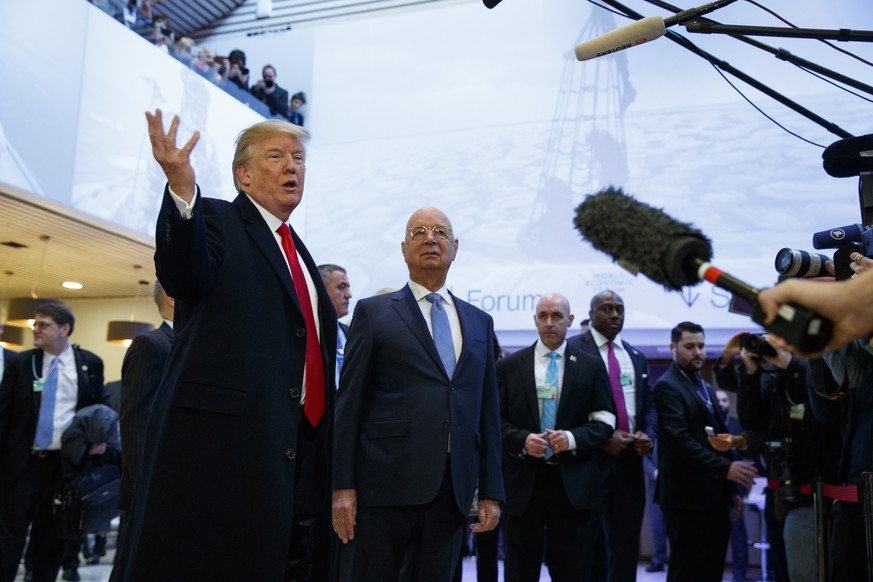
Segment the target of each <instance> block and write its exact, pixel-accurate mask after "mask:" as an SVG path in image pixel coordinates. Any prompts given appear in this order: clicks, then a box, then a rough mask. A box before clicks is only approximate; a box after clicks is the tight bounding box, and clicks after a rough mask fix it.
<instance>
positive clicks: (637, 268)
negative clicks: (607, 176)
mask: <svg viewBox="0 0 873 582" xmlns="http://www.w3.org/2000/svg"><path fill="white" fill-rule="evenodd" d="M574 223H575V225H576V229H577V230H578V231H579V232H580V233H581V234H582V237H583V238H585V239H586V240H587V241H588V242H590V243H591V244H592V245H593V246H594V248H596V249H598V250H600V251H603V252H605V253H606V254H608V255H610V256H611V257H612V258H613V259H614V260H615V261H616V262H617V263H618V264H619V265H621V266H622V267H624V268H625V269H627V270H629V271H630V272H631V273H633V274H635V275H636V274H637V273H642V274H643V275H645V276H646V277H648V278H649V279H651V280H652V281H654V282H655V283H658V284H659V285H662V286H664V287H665V288H667V289H668V290H673V291H678V290H679V289H680V288H682V287H685V286H687V285H696V284H697V283H699V282H700V281H702V280H704V279H705V280H707V281H709V282H710V283H712V284H713V285H715V286H716V287H721V288H722V289H725V290H727V291H730V292H731V293H733V294H734V295H736V296H738V297H740V298H741V299H743V300H745V301H747V302H749V303H750V304H752V305H754V306H755V309H754V312H753V314H752V319H753V320H754V321H755V322H757V323H759V324H760V325H762V326H763V327H764V328H765V329H767V330H768V331H770V332H772V333H774V334H776V335H778V336H780V337H781V338H783V339H784V340H785V341H787V342H788V343H790V344H791V345H793V346H796V347H797V348H799V349H800V350H802V351H804V352H816V351H820V350H822V349H823V348H824V347H825V345H827V343H828V341H829V340H830V338H831V335H832V333H833V323H832V322H831V321H830V320H829V319H827V318H825V317H822V316H821V315H819V314H817V313H815V312H813V311H810V310H808V309H806V308H803V307H799V306H796V305H783V306H782V307H781V308H780V309H779V312H778V314H777V317H776V319H775V320H774V321H773V323H771V324H765V323H764V312H763V311H762V310H761V307H760V305H758V293H759V291H760V290H759V289H757V288H755V287H752V286H751V285H748V284H747V283H744V282H742V281H740V280H739V279H736V278H735V277H733V276H731V275H729V274H727V273H725V272H724V271H722V270H721V269H718V268H716V267H714V266H712V265H711V264H710V263H709V261H710V259H711V258H712V243H711V242H710V240H709V239H708V238H707V237H706V235H704V234H703V233H702V232H701V231H700V230H698V229H696V228H694V227H693V226H691V225H690V224H687V223H683V222H679V221H678V220H675V219H673V218H672V217H670V216H669V215H667V214H666V213H665V212H664V211H663V210H661V209H658V208H655V207H653V206H650V205H648V204H645V203H643V202H640V201H638V200H636V199H634V198H633V197H631V196H628V195H626V194H625V193H624V192H622V191H621V189H617V190H616V189H614V188H612V187H609V188H606V189H604V190H601V191H600V192H598V193H597V194H593V195H590V196H588V197H587V198H586V199H585V200H584V201H582V203H581V204H580V205H579V206H578V207H577V208H576V218H575V219H574Z"/></svg>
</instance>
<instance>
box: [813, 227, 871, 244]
mask: <svg viewBox="0 0 873 582" xmlns="http://www.w3.org/2000/svg"><path fill="white" fill-rule="evenodd" d="M865 230H867V229H866V228H864V225H862V224H847V225H846V226H839V227H837V228H832V229H830V230H822V231H820V232H816V233H814V234H813V235H812V246H813V247H814V248H816V249H819V250H820V249H835V248H837V247H841V246H843V245H847V244H849V243H855V242H861V241H862V240H864V231H865Z"/></svg>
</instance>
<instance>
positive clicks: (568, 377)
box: [555, 344, 579, 426]
mask: <svg viewBox="0 0 873 582" xmlns="http://www.w3.org/2000/svg"><path fill="white" fill-rule="evenodd" d="M577 351H578V350H575V349H571V348H570V345H569V344H567V349H565V350H564V377H563V380H562V382H561V396H560V397H559V398H558V414H557V415H556V417H555V426H558V425H559V422H558V419H560V418H561V412H562V411H563V410H564V404H565V403H566V402H567V401H568V400H569V399H570V398H572V395H570V396H568V395H567V394H568V393H569V392H570V391H572V390H573V377H574V376H575V375H576V374H577V373H578V371H579V362H578V358H577V357H576V353H577Z"/></svg>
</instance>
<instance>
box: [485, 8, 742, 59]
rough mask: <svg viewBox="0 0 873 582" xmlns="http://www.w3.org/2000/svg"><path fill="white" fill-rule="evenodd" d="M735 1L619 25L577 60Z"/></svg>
mask: <svg viewBox="0 0 873 582" xmlns="http://www.w3.org/2000/svg"><path fill="white" fill-rule="evenodd" d="M484 1H485V5H486V6H488V2H489V1H490V2H493V1H494V0H484ZM499 1H500V0H497V2H499ZM733 2H736V0H718V1H717V2H711V3H710V4H704V5H703V6H698V7H697V8H690V9H688V10H683V11H682V12H679V13H677V14H676V15H675V16H671V17H669V18H661V17H660V16H647V17H646V18H643V19H640V20H637V21H636V22H632V23H631V24H628V25H627V26H622V27H621V28H616V29H615V30H612V31H610V32H607V33H606V34H602V35H600V36H598V37H597V38H594V39H592V40H588V41H585V42H583V43H580V44H578V45H576V59H577V60H579V61H587V60H589V59H593V58H595V57H600V56H603V55H608V54H611V53H615V52H618V51H622V50H624V49H628V48H631V47H633V46H637V45H639V44H643V43H646V42H649V41H652V40H655V39H656V38H661V37H662V36H664V35H665V34H667V27H668V26H673V25H674V24H681V23H683V22H686V21H688V20H691V19H693V18H697V17H698V16H700V15H701V14H708V13H710V12H712V11H714V10H718V9H719V8H722V7H724V6H727V5H728V4H732V3H733ZM495 4H496V2H495Z"/></svg>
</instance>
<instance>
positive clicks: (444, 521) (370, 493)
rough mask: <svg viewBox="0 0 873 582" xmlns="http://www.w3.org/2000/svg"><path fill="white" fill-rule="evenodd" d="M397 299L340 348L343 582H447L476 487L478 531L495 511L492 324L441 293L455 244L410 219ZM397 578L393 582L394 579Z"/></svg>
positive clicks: (499, 491) (439, 217) (450, 236)
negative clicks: (405, 279) (405, 278)
mask: <svg viewBox="0 0 873 582" xmlns="http://www.w3.org/2000/svg"><path fill="white" fill-rule="evenodd" d="M400 250H401V252H402V253H403V257H404V259H405V261H406V266H407V268H408V270H409V283H408V284H407V285H406V286H404V287H403V288H402V289H401V290H399V291H395V292H392V293H386V294H384V295H379V296H376V297H370V298H367V299H362V300H361V301H359V302H358V304H357V306H356V307H355V313H354V318H353V321H354V325H352V329H351V333H350V335H349V342H348V344H347V345H346V352H345V362H344V364H343V373H342V378H341V380H340V389H339V395H338V400H337V414H336V428H335V432H334V435H335V439H334V449H333V454H334V475H333V488H334V493H333V528H334V531H336V533H337V535H338V536H339V537H340V539H341V540H342V542H343V544H344V545H343V547H342V553H341V576H340V577H341V579H342V580H345V581H354V582H359V581H385V580H398V579H402V580H414V581H416V582H431V581H434V582H448V581H449V580H451V579H452V575H453V573H454V570H455V564H456V563H457V558H458V553H459V551H460V546H461V537H462V535H463V532H464V525H465V523H466V516H467V512H468V510H469V509H470V505H471V502H472V500H473V492H474V489H475V487H476V483H477V479H478V485H479V501H478V518H479V523H477V524H474V525H472V526H471V529H472V531H474V532H481V531H488V530H491V529H493V528H494V527H495V526H496V525H497V522H498V519H499V515H500V503H501V502H502V501H503V499H504V495H503V477H502V474H501V468H500V414H499V410H498V398H497V382H496V376H495V359H494V339H493V338H494V324H493V322H492V320H491V317H490V316H489V315H487V314H486V313H484V312H483V311H481V310H479V309H477V308H475V307H473V306H472V305H470V304H468V303H465V302H463V301H461V300H460V299H458V298H457V297H455V296H454V295H452V294H451V293H450V292H449V291H448V289H447V288H446V277H447V275H448V271H449V267H450V266H451V264H452V261H454V260H455V256H456V254H457V251H458V240H457V239H456V238H455V236H454V233H453V231H452V225H451V223H450V222H449V219H448V217H447V216H446V215H445V214H444V213H443V212H442V211H440V210H438V209H436V208H422V209H420V210H418V211H416V212H415V213H414V214H413V215H412V216H411V217H410V219H409V221H408V222H407V225H406V233H405V237H404V240H403V242H401V244H400ZM401 576H402V577H401Z"/></svg>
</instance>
